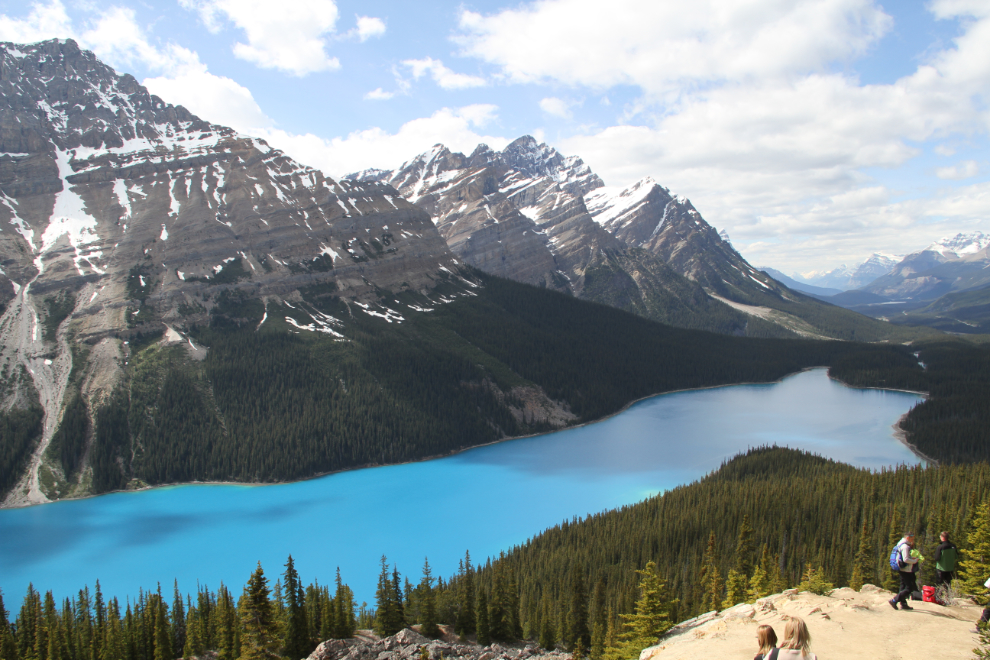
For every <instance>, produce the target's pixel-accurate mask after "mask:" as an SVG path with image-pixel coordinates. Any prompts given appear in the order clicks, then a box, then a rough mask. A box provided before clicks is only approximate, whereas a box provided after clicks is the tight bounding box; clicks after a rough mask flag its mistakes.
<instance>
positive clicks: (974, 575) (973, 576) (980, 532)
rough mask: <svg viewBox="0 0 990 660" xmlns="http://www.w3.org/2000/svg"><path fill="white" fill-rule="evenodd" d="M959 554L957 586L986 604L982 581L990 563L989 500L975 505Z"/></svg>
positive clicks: (982, 603) (984, 588)
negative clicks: (964, 544) (963, 545)
mask: <svg viewBox="0 0 990 660" xmlns="http://www.w3.org/2000/svg"><path fill="white" fill-rule="evenodd" d="M960 554H961V555H962V560H961V561H960V562H959V573H958V575H959V582H958V584H959V588H960V589H961V590H962V591H963V593H966V594H970V595H972V596H975V597H976V599H977V601H978V602H979V603H980V604H981V605H986V604H987V597H986V591H987V589H986V587H985V586H983V583H984V582H985V580H986V572H987V565H988V564H990V501H987V502H983V503H981V504H979V505H977V506H976V508H975V510H974V512H973V515H972V516H971V517H970V520H969V525H968V527H967V529H966V547H965V548H963V550H962V552H961V553H960Z"/></svg>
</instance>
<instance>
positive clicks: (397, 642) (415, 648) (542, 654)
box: [309, 627, 571, 660]
mask: <svg viewBox="0 0 990 660" xmlns="http://www.w3.org/2000/svg"><path fill="white" fill-rule="evenodd" d="M442 628H445V627H442ZM445 633H446V634H444V636H443V639H439V640H436V639H429V638H427V637H424V636H423V635H420V634H419V633H418V632H416V631H415V630H411V629H409V628H405V629H403V630H400V631H399V632H398V633H396V634H395V635H392V636H391V637H386V638H384V639H379V638H378V637H375V636H374V635H372V634H371V633H370V632H369V631H360V632H359V634H358V635H356V636H355V637H353V638H351V639H330V640H327V641H325V642H323V643H321V644H320V645H319V646H318V647H316V650H315V651H313V653H311V654H310V656H309V660H419V659H420V658H424V657H428V658H429V659H430V660H440V659H441V658H443V659H444V660H454V659H460V660H570V657H571V655H570V653H564V652H562V651H546V650H544V649H541V648H539V647H538V646H536V645H535V644H513V645H505V646H503V645H501V644H491V645H490V646H480V645H478V644H471V643H462V642H457V641H453V640H456V637H455V636H454V635H452V634H451V633H450V631H445Z"/></svg>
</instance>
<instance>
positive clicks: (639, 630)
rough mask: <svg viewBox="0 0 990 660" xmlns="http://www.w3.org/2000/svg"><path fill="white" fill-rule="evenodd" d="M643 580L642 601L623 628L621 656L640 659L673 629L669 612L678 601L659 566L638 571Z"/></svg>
mask: <svg viewBox="0 0 990 660" xmlns="http://www.w3.org/2000/svg"><path fill="white" fill-rule="evenodd" d="M636 572H637V573H638V574H639V575H641V576H642V580H640V582H639V600H637V601H636V611H635V613H634V614H623V615H622V618H623V619H624V622H623V627H624V628H625V630H624V631H623V633H622V634H621V635H620V639H621V640H622V645H621V646H620V653H621V656H622V657H624V658H630V659H632V658H638V657H639V653H640V651H642V650H643V649H644V648H646V647H648V646H651V645H653V644H654V643H656V641H657V640H658V639H659V638H660V637H661V635H663V634H664V633H665V632H667V631H668V630H670V629H671V628H672V627H673V625H674V624H673V622H672V621H671V620H670V612H671V609H672V608H673V606H674V605H675V603H676V601H673V600H671V598H670V593H669V592H668V590H667V582H666V580H664V579H663V578H662V577H661V576H660V573H659V572H658V571H657V565H656V564H655V563H654V562H652V561H651V562H649V563H648V564H647V565H646V568H645V569H643V570H641V571H636Z"/></svg>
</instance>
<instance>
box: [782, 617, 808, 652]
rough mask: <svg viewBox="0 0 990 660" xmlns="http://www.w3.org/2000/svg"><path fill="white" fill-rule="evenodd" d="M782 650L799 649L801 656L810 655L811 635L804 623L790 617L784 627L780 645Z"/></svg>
mask: <svg viewBox="0 0 990 660" xmlns="http://www.w3.org/2000/svg"><path fill="white" fill-rule="evenodd" d="M780 648H782V649H799V650H800V651H801V655H802V656H806V655H808V654H809V653H811V633H810V632H808V626H806V625H804V621H802V620H801V619H799V618H797V617H796V616H792V617H791V618H790V619H788V621H787V625H786V626H784V641H783V643H782V644H781V645H780Z"/></svg>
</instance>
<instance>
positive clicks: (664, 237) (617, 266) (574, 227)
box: [345, 136, 772, 332]
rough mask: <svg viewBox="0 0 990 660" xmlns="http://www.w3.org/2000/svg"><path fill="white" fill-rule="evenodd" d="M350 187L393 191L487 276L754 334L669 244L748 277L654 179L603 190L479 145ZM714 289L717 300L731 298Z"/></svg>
mask: <svg viewBox="0 0 990 660" xmlns="http://www.w3.org/2000/svg"><path fill="white" fill-rule="evenodd" d="M345 179H353V180H357V181H368V180H372V181H379V182H385V183H387V184H389V185H391V186H393V187H394V188H396V189H397V190H398V191H399V192H400V193H402V194H403V195H404V196H405V197H406V198H408V199H409V200H411V201H412V202H414V203H415V204H417V205H418V206H420V207H421V208H423V209H424V210H426V211H427V212H429V213H430V215H431V216H432V217H433V220H434V222H435V223H436V224H437V229H438V230H439V231H440V234H441V235H442V236H443V237H444V238H445V239H446V240H447V244H448V245H449V246H450V249H451V250H452V251H453V252H454V253H455V254H456V255H457V256H458V257H459V258H461V259H462V260H463V261H464V262H466V263H468V264H471V265H473V266H475V267H477V268H480V269H481V270H484V271H486V272H489V273H493V274H495V275H499V276H502V277H507V278H511V279H514V280H517V281H521V282H526V283H528V284H534V285H537V286H544V287H548V288H553V289H558V290H561V291H567V292H570V293H572V294H574V295H577V296H581V297H585V298H588V299H591V300H596V301H598V302H605V303H607V304H612V305H615V306H619V307H622V308H624V309H628V310H630V311H634V312H636V313H639V314H642V315H645V316H647V317H649V318H654V319H657V320H663V321H666V322H670V323H677V324H680V325H686V326H688V327H705V328H709V329H714V328H715V327H716V326H713V325H712V319H713V318H714V317H715V316H718V317H719V318H720V319H721V320H720V321H718V324H719V325H718V326H717V328H718V329H720V330H721V331H727V332H741V331H742V330H743V328H744V327H745V326H746V324H747V319H746V317H744V316H742V315H740V314H738V313H735V312H732V311H731V310H728V309H724V308H722V307H721V306H720V305H719V304H718V303H717V302H716V301H715V300H714V299H713V297H712V296H710V295H708V293H707V292H706V290H705V289H706V287H707V286H708V284H709V282H710V281H712V279H713V278H709V277H708V276H707V274H706V273H707V271H706V270H705V269H704V268H698V267H696V265H697V264H696V262H697V261H698V255H697V250H696V249H695V248H694V247H692V248H691V249H690V250H686V251H685V250H677V249H676V248H674V247H673V246H671V245H670V243H671V239H672V237H674V236H677V237H678V238H677V241H678V242H680V243H682V244H688V243H690V244H692V245H695V244H696V243H698V244H700V243H699V237H701V236H703V237H704V239H702V242H704V241H707V242H708V243H710V244H717V245H718V246H719V250H724V251H725V252H726V253H729V254H731V257H730V258H732V259H733V261H734V264H735V266H736V267H738V268H740V269H742V270H741V271H740V272H747V271H752V269H750V268H749V267H748V264H746V263H745V261H744V260H742V258H741V257H739V256H738V254H736V253H735V251H734V250H732V249H731V246H729V245H728V244H726V243H724V242H723V241H722V240H721V239H720V238H719V236H718V234H717V233H716V232H715V230H714V229H712V228H711V227H710V226H709V225H708V224H707V223H705V222H704V220H703V219H701V216H700V215H699V214H698V212H697V211H696V210H694V208H693V207H692V206H691V205H690V202H689V201H687V200H686V199H675V198H674V197H672V196H671V195H670V193H669V191H667V190H666V189H665V188H662V187H661V186H659V185H657V184H656V182H654V181H652V180H650V179H647V180H643V181H640V182H638V183H637V184H636V185H634V186H632V187H630V188H628V189H625V190H623V189H613V188H606V187H605V186H604V184H603V182H602V180H601V179H600V178H599V177H598V176H597V175H596V174H595V173H594V172H592V171H591V169H590V168H589V167H588V166H587V164H585V163H584V162H583V161H582V160H581V159H580V158H578V157H575V156H570V157H564V156H562V155H561V154H560V153H558V152H557V151H556V150H555V149H553V148H552V147H549V146H547V145H546V144H541V143H539V142H537V141H536V140H535V139H534V138H532V137H529V136H525V137H522V138H519V139H518V140H516V141H514V142H513V143H512V144H510V145H509V146H508V147H506V148H505V149H504V150H502V151H494V150H492V149H490V148H489V147H488V146H486V145H479V146H478V147H477V148H476V149H475V150H474V151H473V152H472V153H471V154H470V155H468V156H465V155H463V154H459V153H452V152H451V151H450V150H448V149H447V148H446V147H444V146H442V145H437V146H435V147H434V148H433V149H432V150H430V151H429V152H426V153H423V154H420V155H419V156H416V157H415V158H413V159H411V160H410V161H408V162H406V163H405V164H403V165H402V167H400V168H398V169H396V170H395V171H392V172H384V173H383V172H380V171H374V172H370V173H369V172H362V173H357V174H353V175H348V176H347V177H345ZM658 213H659V216H657V217H654V216H655V215H656V214H658ZM719 258H723V257H721V256H720V257H719ZM733 275H735V271H733ZM749 277H750V278H751V279H752V280H753V282H755V283H751V282H749V281H748V280H747V281H746V284H747V285H749V286H752V287H753V288H757V287H761V286H767V287H769V286H772V285H769V284H765V283H763V282H762V281H761V278H765V279H766V282H772V280H770V278H766V276H765V275H763V274H762V273H756V272H755V271H752V272H750V275H749ZM714 279H715V280H716V281H717V285H716V286H715V287H714V288H715V289H717V291H716V293H717V294H718V293H727V292H726V290H725V289H726V287H725V284H724V283H723V281H722V278H714ZM726 320H727V321H728V322H726Z"/></svg>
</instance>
